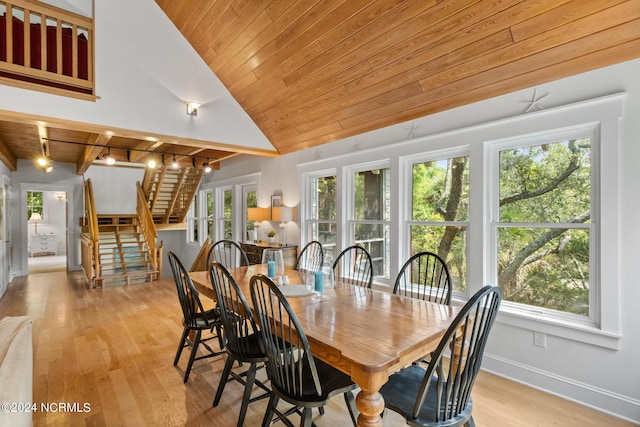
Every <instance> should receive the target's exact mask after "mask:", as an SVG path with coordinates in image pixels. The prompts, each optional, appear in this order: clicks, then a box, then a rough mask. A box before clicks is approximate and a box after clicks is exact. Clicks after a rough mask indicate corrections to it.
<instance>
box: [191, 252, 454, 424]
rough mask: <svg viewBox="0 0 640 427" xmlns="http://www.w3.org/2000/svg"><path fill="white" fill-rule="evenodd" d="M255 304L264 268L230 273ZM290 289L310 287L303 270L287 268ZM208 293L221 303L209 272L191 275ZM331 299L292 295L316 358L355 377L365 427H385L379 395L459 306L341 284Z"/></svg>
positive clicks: (427, 347)
mask: <svg viewBox="0 0 640 427" xmlns="http://www.w3.org/2000/svg"><path fill="white" fill-rule="evenodd" d="M230 273H231V275H232V276H233V278H234V280H235V281H236V283H237V284H238V286H239V287H240V289H241V290H242V292H243V293H244V295H245V297H246V298H247V301H249V304H251V291H250V281H251V277H252V276H254V275H256V274H260V273H263V267H262V266H261V265H259V264H256V265H250V266H248V267H239V268H236V269H233V270H232V271H230ZM284 275H286V276H287V277H288V279H289V286H304V284H303V278H302V277H301V274H299V272H298V271H296V270H293V269H285V272H284ZM189 276H190V277H191V279H192V280H193V283H194V285H195V287H196V289H197V290H198V292H200V293H201V294H202V295H205V296H207V297H209V298H212V299H214V300H215V293H214V291H213V287H212V284H211V282H210V276H209V272H208V271H196V272H191V273H189ZM324 294H325V295H326V296H327V297H328V298H327V299H326V300H322V301H316V300H314V299H312V297H311V296H310V295H307V296H295V297H287V301H288V302H289V304H290V305H291V307H292V308H293V310H294V312H295V313H296V316H297V317H298V319H299V321H300V323H301V325H302V329H303V330H304V332H305V334H306V335H307V338H308V340H309V344H310V347H311V351H312V352H313V355H314V356H315V357H317V358H318V359H320V360H322V361H324V362H326V363H328V364H330V365H331V366H333V367H335V368H337V369H339V370H341V371H342V372H344V373H346V374H348V375H350V376H351V378H352V379H353V381H354V382H355V383H356V384H358V386H359V387H360V389H361V391H360V393H359V394H358V396H357V397H356V407H357V408H358V410H359V411H360V416H359V418H358V425H359V426H382V419H381V418H380V414H381V413H382V411H383V409H384V400H383V399H382V396H381V395H380V394H379V393H378V391H379V390H380V388H381V387H382V385H383V384H384V383H386V382H387V379H388V377H389V375H391V374H393V373H394V372H397V371H398V370H400V369H402V368H404V367H406V366H409V365H410V364H411V363H412V362H414V361H415V360H418V359H420V358H421V357H422V356H424V355H426V354H428V353H430V352H431V351H433V350H435V349H436V347H437V345H438V343H439V342H440V339H441V338H442V336H443V335H444V333H445V332H446V330H447V328H448V327H449V325H450V324H451V323H452V321H453V319H454V318H455V316H456V314H457V312H458V308H456V307H452V306H448V305H443V304H437V303H431V302H427V301H422V300H418V299H413V298H408V297H403V296H399V295H394V294H392V293H389V292H386V291H381V290H374V289H368V288H365V287H361V286H354V285H350V284H343V283H340V282H336V284H335V286H334V287H333V288H328V289H325V291H324Z"/></svg>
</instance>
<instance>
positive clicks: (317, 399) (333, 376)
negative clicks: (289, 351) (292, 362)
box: [277, 358, 357, 406]
mask: <svg viewBox="0 0 640 427" xmlns="http://www.w3.org/2000/svg"><path fill="white" fill-rule="evenodd" d="M314 360H315V364H316V370H317V372H318V378H320V385H321V388H322V392H321V393H320V396H318V394H317V393H316V388H315V385H314V382H313V376H312V374H311V368H310V367H309V365H308V364H307V363H305V364H304V366H303V368H302V369H303V372H302V378H303V380H302V392H301V393H297V394H296V395H293V394H288V393H286V392H284V390H277V391H278V392H279V393H280V394H281V395H282V396H283V398H286V399H287V400H288V401H289V402H290V403H293V404H296V402H300V403H302V402H304V403H305V404H306V405H305V406H323V405H325V404H326V403H327V401H328V400H329V399H330V398H331V397H332V396H335V395H338V394H343V393H345V392H347V391H350V390H355V389H356V388H357V386H356V384H354V382H353V380H352V379H351V378H350V377H349V376H348V375H346V374H344V373H342V372H340V371H338V370H336V368H334V367H332V366H329V365H327V364H326V363H324V362H323V361H321V360H319V359H316V358H314ZM314 403H315V404H314Z"/></svg>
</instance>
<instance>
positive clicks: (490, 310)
mask: <svg viewBox="0 0 640 427" xmlns="http://www.w3.org/2000/svg"><path fill="white" fill-rule="evenodd" d="M501 300H502V291H501V290H500V288H499V287H497V286H485V287H483V288H482V289H481V290H480V291H478V292H477V293H476V294H475V295H473V296H472V297H471V299H469V301H468V302H467V303H466V304H465V305H464V307H463V308H462V309H461V310H460V312H459V313H458V315H457V316H456V318H455V319H454V321H453V323H452V324H451V325H450V326H449V328H448V329H447V332H446V333H445V334H444V336H443V337H442V339H441V340H440V343H439V344H438V347H437V348H436V350H435V351H434V352H433V353H432V354H433V358H432V359H431V361H430V363H429V365H428V367H427V368H426V369H425V368H424V367H423V366H421V365H412V366H409V367H408V368H406V369H403V370H402V371H400V372H398V373H396V374H393V375H391V376H390V377H389V381H387V383H386V384H384V385H383V386H382V388H381V389H380V394H381V395H382V397H383V398H384V401H385V407H386V408H388V409H390V410H392V411H394V412H397V413H398V414H400V415H402V416H403V417H404V418H405V420H406V422H407V424H408V425H410V426H414V427H436V426H451V427H455V426H463V425H464V426H469V427H474V426H475V423H474V421H473V416H472V414H471V411H472V408H473V402H472V399H471V389H472V388H473V384H474V382H475V379H476V376H477V375H478V372H479V371H480V365H481V364H482V356H483V354H484V349H485V347H486V344H487V340H488V338H489V332H490V331H491V327H492V326H493V322H494V321H495V318H496V316H497V314H498V309H499V307H500V301H501ZM436 372H437V374H436Z"/></svg>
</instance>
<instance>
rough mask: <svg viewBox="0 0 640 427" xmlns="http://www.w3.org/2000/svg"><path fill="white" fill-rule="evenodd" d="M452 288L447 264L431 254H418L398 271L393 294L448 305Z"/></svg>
mask: <svg viewBox="0 0 640 427" xmlns="http://www.w3.org/2000/svg"><path fill="white" fill-rule="evenodd" d="M452 287H453V283H452V280H451V274H449V267H447V263H446V262H445V261H444V260H443V259H442V258H440V257H439V256H438V255H437V254H434V253H432V252H419V253H417V254H415V255H413V256H412V257H411V258H409V259H408V260H407V262H405V263H404V265H403V266H402V268H401V269H400V273H398V276H397V277H396V282H395V284H394V286H393V293H394V294H397V295H404V296H410V297H413V298H419V299H422V300H426V301H432V302H437V303H440V304H450V303H451V288H452Z"/></svg>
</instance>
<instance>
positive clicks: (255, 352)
mask: <svg viewBox="0 0 640 427" xmlns="http://www.w3.org/2000/svg"><path fill="white" fill-rule="evenodd" d="M237 341H238V344H237V347H238V348H241V349H243V350H242V353H236V352H235V351H234V349H233V348H230V346H227V347H225V348H226V350H227V352H228V353H229V354H231V355H232V356H233V357H234V358H236V359H237V360H240V361H242V362H262V361H265V360H267V355H266V354H265V353H264V351H262V350H261V349H260V341H259V336H258V334H251V335H248V336H246V337H240V338H237Z"/></svg>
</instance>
